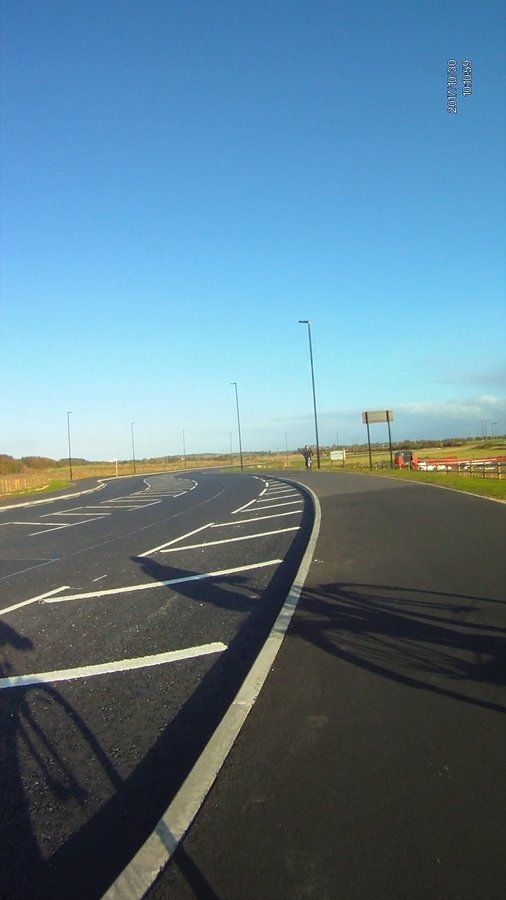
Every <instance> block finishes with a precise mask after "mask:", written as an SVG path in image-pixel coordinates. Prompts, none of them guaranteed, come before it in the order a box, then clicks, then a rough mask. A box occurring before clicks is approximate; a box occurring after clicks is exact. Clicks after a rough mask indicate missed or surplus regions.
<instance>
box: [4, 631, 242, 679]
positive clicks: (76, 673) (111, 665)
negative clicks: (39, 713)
mask: <svg viewBox="0 0 506 900" xmlns="http://www.w3.org/2000/svg"><path fill="white" fill-rule="evenodd" d="M226 649H227V645H226V644H222V643H221V641H217V642H216V643H214V644H201V645H200V646H199V647H187V648H186V649H184V650H171V651H170V652H168V653H155V654H154V655H152V656H138V657H137V658H134V659H119V660H117V661H116V662H108V663H99V664H98V665H93V666H79V668H77V669H56V671H54V672H37V673H34V674H33V675H11V676H10V677H9V678H0V690H5V689H6V688H15V687H25V686H26V685H28V684H48V683H50V682H55V681H71V680H72V679H73V678H90V677H92V676H93V675H110V674H111V673H113V672H128V671H130V670H132V669H146V668H148V667H150V666H160V665H162V664H163V663H172V662H179V661H180V660H182V659H195V657H197V656H209V654H211V653H223V651H224V650H226Z"/></svg>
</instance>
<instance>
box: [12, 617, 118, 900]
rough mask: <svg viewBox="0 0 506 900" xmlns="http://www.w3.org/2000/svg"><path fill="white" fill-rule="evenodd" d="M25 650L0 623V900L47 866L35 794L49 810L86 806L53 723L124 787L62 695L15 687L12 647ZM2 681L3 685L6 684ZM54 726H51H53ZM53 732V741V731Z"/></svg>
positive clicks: (24, 641)
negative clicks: (79, 742) (11, 680)
mask: <svg viewBox="0 0 506 900" xmlns="http://www.w3.org/2000/svg"><path fill="white" fill-rule="evenodd" d="M9 647H11V648H12V649H13V650H16V651H18V652H19V651H20V652H26V651H29V650H31V649H33V647H34V645H33V642H32V641H31V640H30V639H29V638H27V637H25V636H24V635H22V634H20V633H19V632H18V631H16V630H15V629H14V628H13V627H12V626H11V625H8V624H7V623H6V622H4V621H1V620H0V648H1V650H2V657H1V659H0V688H1V689H0V746H1V753H0V758H1V760H2V765H1V769H0V796H1V797H2V803H1V805H0V808H1V810H2V813H1V816H0V897H2V898H4V897H5V898H11V897H16V896H27V895H26V894H25V889H24V884H25V881H26V879H27V878H28V877H29V873H31V872H33V871H36V870H37V868H38V867H39V866H40V865H41V864H42V863H43V851H42V848H41V846H40V843H39V840H38V838H37V832H38V829H37V828H36V826H35V822H34V808H33V803H32V802H30V799H29V798H33V797H34V794H35V796H36V798H37V801H38V803H39V805H41V806H42V807H43V808H44V810H45V811H46V812H48V811H49V812H50V811H51V810H52V809H53V808H54V807H55V806H61V807H66V806H67V805H71V806H74V805H75V806H77V807H79V808H81V809H82V808H83V807H84V805H85V802H86V800H87V797H88V791H87V790H86V788H84V787H83V785H82V784H81V782H80V780H79V778H78V777H77V776H76V774H75V772H74V771H73V770H72V767H71V766H70V765H69V764H68V762H67V761H66V759H65V749H64V748H63V747H61V746H60V744H59V741H58V737H59V735H61V731H60V730H59V728H56V729H55V730H54V729H53V727H52V726H53V725H54V722H55V720H56V722H57V724H58V723H61V721H62V720H64V721H65V723H66V724H67V725H68V724H69V723H70V725H71V729H72V736H73V738H74V740H84V742H85V744H86V746H87V751H88V753H91V754H93V756H94V757H95V759H96V760H97V761H98V763H99V765H100V766H101V767H102V769H103V771H104V772H105V774H106V776H107V778H108V779H109V780H110V782H111V784H112V785H114V787H115V788H117V787H119V785H120V784H121V779H120V778H119V777H118V775H117V773H116V771H115V769H114V767H113V766H112V764H111V762H110V760H109V758H108V757H107V755H106V754H105V753H104V751H103V750H102V747H101V746H100V744H99V743H98V741H97V740H96V738H95V736H94V734H93V733H92V732H91V731H90V730H89V728H88V727H87V725H86V723H85V722H84V721H83V719H82V718H81V717H80V716H79V715H78V713H77V712H76V711H75V709H74V708H73V707H72V706H71V704H70V703H68V701H67V700H65V699H64V697H62V695H61V694H60V693H59V692H58V691H57V690H55V688H54V687H52V686H51V685H49V684H44V685H41V684H37V685H28V686H18V687H11V686H9V685H7V684H6V682H5V679H8V678H9V677H11V676H13V675H14V674H15V672H14V671H13V665H12V663H11V662H10V660H9V658H8V649H9ZM2 680H3V681H2ZM50 722H51V728H50V727H49V723H50ZM50 731H51V732H52V733H54V735H55V736H54V737H50V733H49V732H50Z"/></svg>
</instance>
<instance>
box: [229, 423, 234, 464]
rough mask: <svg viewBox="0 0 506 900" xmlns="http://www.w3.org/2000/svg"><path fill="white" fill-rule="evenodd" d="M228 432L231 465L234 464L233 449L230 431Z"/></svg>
mask: <svg viewBox="0 0 506 900" xmlns="http://www.w3.org/2000/svg"><path fill="white" fill-rule="evenodd" d="M229 434H230V465H231V466H233V465H234V455H233V450H232V432H231V431H230V432H229Z"/></svg>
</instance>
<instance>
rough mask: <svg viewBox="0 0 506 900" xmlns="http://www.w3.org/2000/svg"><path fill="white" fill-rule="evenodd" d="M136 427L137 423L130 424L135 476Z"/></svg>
mask: <svg viewBox="0 0 506 900" xmlns="http://www.w3.org/2000/svg"><path fill="white" fill-rule="evenodd" d="M134 425H135V422H130V431H131V433H132V461H133V464H134V475H135V473H136V468H135V441H134Z"/></svg>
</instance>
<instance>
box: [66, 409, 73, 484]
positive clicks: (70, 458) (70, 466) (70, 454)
mask: <svg viewBox="0 0 506 900" xmlns="http://www.w3.org/2000/svg"><path fill="white" fill-rule="evenodd" d="M71 415H72V410H71V409H69V410H68V412H67V437H68V441H69V470H70V480H71V481H72V450H71V448H70V416H71Z"/></svg>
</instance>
